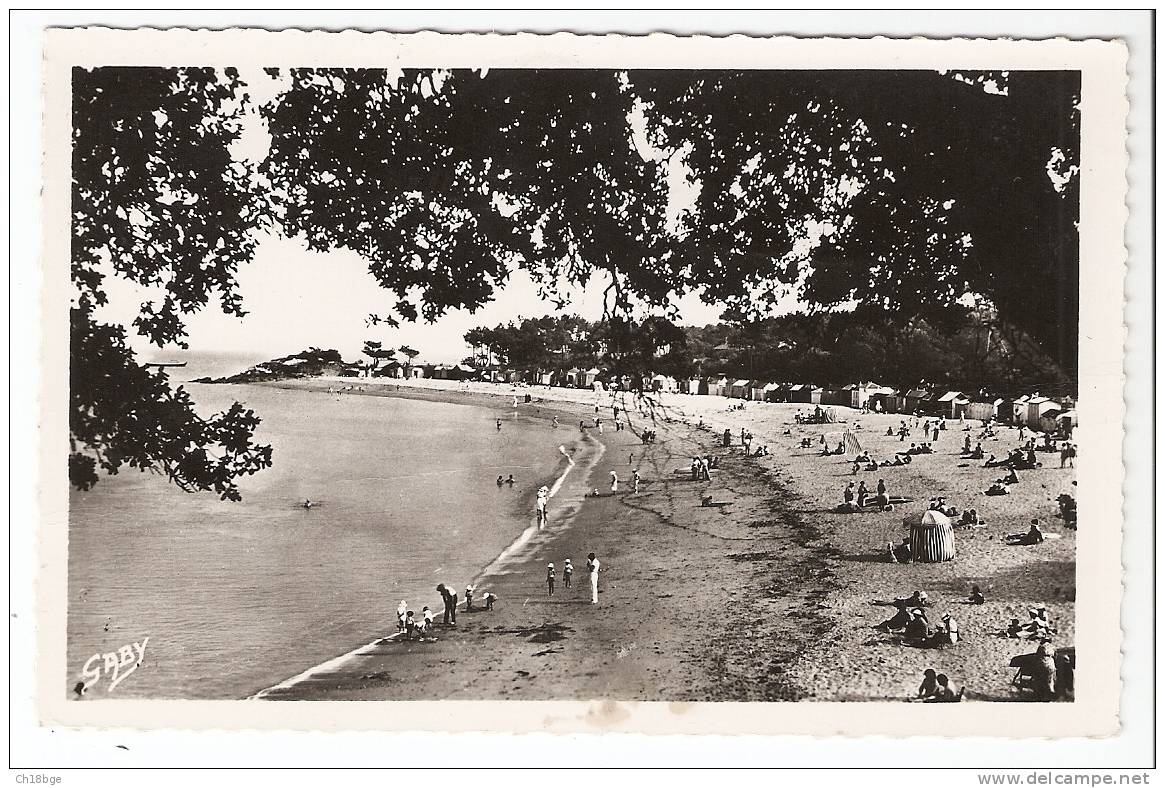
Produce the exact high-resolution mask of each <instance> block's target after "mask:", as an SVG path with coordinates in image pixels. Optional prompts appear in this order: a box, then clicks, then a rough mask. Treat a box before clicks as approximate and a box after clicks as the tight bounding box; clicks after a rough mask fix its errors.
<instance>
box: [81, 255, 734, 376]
mask: <svg viewBox="0 0 1165 788" xmlns="http://www.w3.org/2000/svg"><path fill="white" fill-rule="evenodd" d="M602 288H603V284H602V283H601V282H594V283H593V284H592V285H590V286H588V287H587V288H586V289H582V290H576V291H574V292H573V293H572V294H571V298H570V301H571V303H570V306H569V307H568V310H569V311H570V312H572V313H574V314H578V315H581V316H582V317H584V318H587V319H588V320H597V319H599V318H600V317H601V316H602V310H603V299H602ZM107 291H108V294H109V297H110V305H109V306H108V307H105V308H103V309H102V310H101V311H100V312H99V313H98V317H99V319H101V320H105V321H109V322H115V323H120V324H122V325H126V326H128V325H129V323H130V322H131V321H132V320H133V317H134V316H135V315H136V314H137V311H138V308H139V306H140V304H141V303H142V301H143V300H146V299H147V298H149V297H150V295H151V293H150V291H149V290H147V289H145V288H141V287H138V286H136V285H132V284H130V283H128V282H126V281H125V280H123V279H117V280H116V281H114V280H110V281H109V282H108V288H107ZM238 291H239V294H240V295H241V296H242V298H243V307H244V309H246V310H247V315H246V316H245V317H242V318H237V317H234V316H230V315H225V314H223V313H222V311H221V310H220V309H219V308H218V306H217V304H216V303H215V302H213V301H212V302H211V303H210V304H208V305H207V306H206V307H205V308H203V309H202V310H201V311H199V312H197V313H195V314H193V315H190V316H188V318H187V323H186V325H187V328H188V331H189V337H188V342H189V345H190V350H191V351H202V352H216V353H238V354H244V355H254V354H261V355H264V356H270V357H272V358H274V357H277V356H284V355H290V354H292V353H298V352H299V351H301V350H305V349H307V348H308V347H318V348H323V349H335V350H338V351H340V353H341V355H343V356H344V358H347V359H355V358H356V357H357V356H358V355H359V354H360V350H361V348H362V347H363V345H364V342H365V340H375V341H380V342H382V343H384V345H385V347H400V346H401V345H409V346H411V347H413V348H415V349H417V350H419V351H420V353H421V355H420V356H419V357H418V359H419V360H420V361H426V362H430V363H455V362H458V361H461V360H462V359H463V358H465V357H466V356H468V355H469V354H470V349H469V347H468V346H467V345H466V344H465V342H464V340H463V339H462V337H463V335H464V334H465V332H466V331H468V330H469V329H471V328H474V327H475V326H482V325H485V326H494V325H497V324H499V323H507V322H509V321H511V320H519V319H521V318H523V317H542V316H545V315H552V314H559V313H561V311H562V310H559V309H558V308H557V306H555V305H554V304H552V303H549V302H546V301H543V300H542V299H541V298H539V296H538V289H537V286H536V285H535V284H534V282H533V280H531V279H530V277H529V276H527V275H526V274H525V273H524V272H521V271H518V272H515V273H513V274H512V275H511V277H510V280H509V281H508V282H507V283H506V284H505V286H504V287H502V288H500V289H499V290H498V293H497V297H496V298H495V300H494V301H492V302H490V303H488V304H486V305H485V306H484V307H482V308H481V309H479V310H478V311H477V312H476V314H471V313H470V312H469V311H468V310H464V309H459V310H454V311H451V312H449V313H447V314H446V315H445V316H443V317H441V318H439V319H438V320H437V321H436V322H435V323H432V324H427V323H425V322H424V321H423V320H418V322H417V323H412V324H410V323H404V322H402V323H401V325H400V327H398V328H392V327H389V326H386V325H383V324H381V325H378V326H369V325H368V323H367V322H366V321H367V318H368V316H369V315H370V314H390V313H391V306H392V305H393V304H394V303H395V301H396V298H395V296H394V295H392V294H391V293H389V292H388V291H385V290H383V289H381V288H380V287H379V285H377V283H376V280H375V279H374V278H373V277H372V275H371V274H370V273H369V272H368V265H367V263H366V262H365V261H364V260H362V259H361V258H360V257H359V256H358V255H357V254H355V253H353V252H343V251H334V252H323V253H321V252H312V251H309V250H308V249H307V248H306V246H305V245H304V244H303V243H302V242H301V241H297V240H295V239H287V238H283V237H279V236H272V235H265V236H263V237H262V239H261V240H260V242H259V244H258V246H257V248H256V250H255V256H254V258H253V260H252V261H251V262H250V263H249V264H247V265H245V266H242V267H241V268H240V269H239V275H238ZM679 311H680V314H681V315H682V319H681V321H680V322H681V323H682V324H683V325H706V324H708V323H714V322H716V321H717V320H718V319H719V317H720V308H719V307H713V306H709V305H707V304H704V303H702V302H701V301H700V300H699V297H698V295H694V294H693V295H688V296H686V297H685V298H682V299H680V301H679ZM130 333H131V337H130V344H131V346H132V347H133V348H134V349H135V350H137V351H138V352H140V353H143V354H144V355H145V357H147V358H149V359H151V360H156V359H164V358H169V357H177V355H178V354H180V352H181V351H180V350H178V349H177V348H164V349H161V350H159V349H157V348H153V347H152V346H150V345H149V344H148V342H146V340H145V339H144V338H142V337H138V336H136V335H133V333H132V328H131V329H130Z"/></svg>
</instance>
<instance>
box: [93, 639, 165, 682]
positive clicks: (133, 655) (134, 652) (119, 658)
mask: <svg viewBox="0 0 1165 788" xmlns="http://www.w3.org/2000/svg"><path fill="white" fill-rule="evenodd" d="M149 642H150V639H149V637H145V638H143V639H142V642H141V643H138V642H136V641H135V642H133V643H131V644H129V645H128V646H122V647H121V648H119V649H118V650H117V651H110V652H107V653H104V654H94V655H93V656H91V657H89V659H87V660H85V665H84V667H82V668H81V687H79V688H78V690H79V692H85V691H86V690H89V689H91V688H93V687H95V686H96V685H97V684H98V683H99V682H100V681H101V679H102V678H108V680H109V689H107V690H106V692H113V690H114V689H116V688H117V685H118V684H120V683H121V682H122V681H124V680H125V679H127V678H128V677H129V675H130V674H131V673H133V672H134V671H135V670H137V669H138V667H139V666H140V665H141V664H142V660H143V659H145V656H146V644H147V643H149Z"/></svg>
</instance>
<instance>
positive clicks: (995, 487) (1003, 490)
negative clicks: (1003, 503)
mask: <svg viewBox="0 0 1165 788" xmlns="http://www.w3.org/2000/svg"><path fill="white" fill-rule="evenodd" d="M983 494H984V495H1011V490H1009V489H1007V487H1006V485H1003V484H1000V483H999V482H995V484H992V485H991V486H990V487H988V488H987V489H986V490H985V491H984V492H983Z"/></svg>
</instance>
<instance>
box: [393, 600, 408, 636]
mask: <svg viewBox="0 0 1165 788" xmlns="http://www.w3.org/2000/svg"><path fill="white" fill-rule="evenodd" d="M408 611H409V605H408V603H407V602H405V601H404V600H403V599H402V600H401V601H400V604H399V605H397V606H396V631H397V632H404V631H405V617H406V616H407V615H408Z"/></svg>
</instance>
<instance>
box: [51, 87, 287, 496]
mask: <svg viewBox="0 0 1165 788" xmlns="http://www.w3.org/2000/svg"><path fill="white" fill-rule="evenodd" d="M238 89H239V84H238V79H237V76H236V75H235V74H234V73H233V71H231V70H229V69H228V70H227V71H226V72H223V73H217V72H215V71H214V70H213V69H153V68H148V69H147V68H99V69H92V70H87V69H83V68H76V69H74V70H73V129H74V131H73V159H72V162H73V201H72V204H73V226H72V265H71V272H72V279H73V283H74V286H75V288H76V290H75V296H74V301H73V305H72V310H71V315H70V343H71V346H70V358H71V367H70V399H71V402H70V404H71V412H70V441H71V453H70V458H69V475H70V480H71V482H72V483H73V484H74V485H76V486H77V487H80V488H83V489H84V488H88V487H90V486H92V484H93V483H94V482H95V481H96V478H97V477H96V474H95V469H96V468H97V467H100V468H102V469H104V470H105V471H108V472H110V473H115V472H117V470H118V468H119V467H121V466H122V465H124V464H129V465H130V466H131V467H136V468H140V469H150V470H153V471H158V472H163V473H165V474H167V475H168V476H169V477H170V479H171V480H173V481H174V482H175V483H176V484H177V485H178V486H180V487H181V488H182V489H185V490H211V491H214V492H215V493H217V494H218V495H220V496H221V497H222V498H224V499H231V500H238V498H239V491H238V488H237V486H236V485H235V480H236V479H237V478H238V477H239V476H241V475H244V474H249V473H254V472H255V471H257V470H259V469H261V468H264V467H267V466H268V465H270V464H271V449H270V447H268V446H260V445H256V444H255V443H253V442H252V440H251V438H252V435H253V433H254V429H255V427H256V426H257V425H258V423H259V420H258V418H257V417H256V416H255V414H254V413H252V412H251V411H249V410H245V409H243V408H242V407H241V406H240V405H238V404H237V403H236V404H235V405H233V406H232V407H231V408H229V409H228V410H227V411H226V412H224V413H220V414H217V415H215V416H212V417H210V418H202V417H201V416H199V415H198V414H197V413H196V412H195V410H194V407H193V404H192V403H191V401H190V398H189V396H188V395H187V393H186V392H185V391H184V390H183V389H182V388H178V389H176V390H172V389H171V388H170V387H169V384H168V383H167V379H166V376H165V375H164V374H162V373H160V372H154V373H151V372H149V371H147V370H146V369H145V368H143V367H141V366H139V365H138V363H137V362H136V361H135V360H134V357H133V353H132V352H131V350H130V349H129V347H128V346H127V345H126V343H125V333H124V330H123V329H121V328H120V327H115V326H109V325H105V324H102V323H100V322H98V320H97V319H96V317H95V312H94V310H95V309H96V308H97V307H99V306H101V305H103V304H105V303H106V301H107V297H106V293H105V290H104V287H103V283H104V280H105V277H106V275H107V274H109V273H113V274H115V275H117V276H120V277H124V278H127V279H130V280H132V281H134V282H136V283H138V284H140V285H145V286H149V287H151V288H154V289H155V290H158V291H160V293H161V295H159V297H158V299H157V300H153V301H147V302H146V303H144V304H142V306H141V310H140V313H139V315H138V317H137V319H136V320H135V321H134V328H135V329H136V330H137V332H138V333H140V334H141V335H143V336H145V337H147V338H149V340H150V341H151V342H152V343H154V344H156V345H158V346H159V347H161V346H164V345H167V344H171V343H178V344H181V343H182V342H183V338H184V337H185V326H184V322H183V316H184V315H185V314H187V313H189V312H193V311H196V310H198V309H200V308H202V307H203V306H205V305H206V304H207V303H208V301H209V300H210V299H211V298H212V297H214V298H216V299H217V301H218V305H219V307H220V308H221V309H222V310H223V311H224V312H227V313H229V314H235V315H242V314H244V312H243V310H242V304H241V301H240V299H239V296H238V293H237V292H236V290H235V274H236V271H237V268H238V265H239V264H240V263H242V262H246V261H247V260H249V259H250V257H251V253H252V251H253V249H254V245H255V237H254V233H253V232H252V231H253V229H254V228H255V227H256V226H257V224H258V223H259V221H260V212H259V208H258V203H257V201H256V199H255V197H254V194H253V188H252V184H251V182H250V177H249V176H250V173H249V172H248V169H247V167H246V166H245V165H244V164H242V163H240V162H237V161H235V160H234V159H233V158H232V156H231V154H230V150H229V146H230V143H231V142H232V141H233V140H234V139H235V138H236V137H237V135H238V123H237V119H238V114H239V112H241V106H240V103H239V102H240V101H241V100H240V99H239V97H238Z"/></svg>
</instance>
